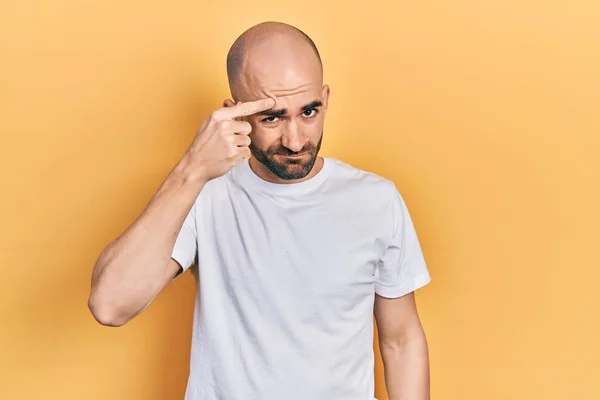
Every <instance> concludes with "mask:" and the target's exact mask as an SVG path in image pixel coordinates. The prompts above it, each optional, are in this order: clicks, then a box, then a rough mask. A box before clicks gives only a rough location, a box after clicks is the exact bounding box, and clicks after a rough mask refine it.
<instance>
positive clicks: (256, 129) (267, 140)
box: [250, 125, 281, 150]
mask: <svg viewBox="0 0 600 400" xmlns="http://www.w3.org/2000/svg"><path fill="white" fill-rule="evenodd" d="M280 130H281V128H280V127H273V128H265V127H263V126H260V125H259V126H256V125H253V126H252V132H250V139H252V144H254V146H256V147H258V148H259V149H263V150H266V149H268V148H269V147H271V146H273V144H275V143H277V141H278V140H279V139H280V138H281V132H280Z"/></svg>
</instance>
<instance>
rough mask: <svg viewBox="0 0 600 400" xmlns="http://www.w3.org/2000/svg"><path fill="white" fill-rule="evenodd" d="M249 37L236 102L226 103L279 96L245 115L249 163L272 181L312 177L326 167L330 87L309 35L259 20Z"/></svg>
mask: <svg viewBox="0 0 600 400" xmlns="http://www.w3.org/2000/svg"><path fill="white" fill-rule="evenodd" d="M244 42H245V44H246V45H245V56H244V61H243V63H242V68H241V73H240V76H239V78H238V79H237V80H236V82H235V83H234V84H233V85H232V87H231V92H232V96H233V98H234V100H235V102H234V101H233V100H230V99H228V100H225V102H224V103H223V105H224V106H225V107H231V106H233V105H235V104H236V102H246V101H252V100H257V99H261V98H265V97H270V98H272V99H274V100H275V106H274V107H273V109H271V110H268V111H267V112H265V113H261V114H257V115H253V116H250V117H246V118H244V120H245V121H247V122H249V123H250V125H251V126H252V132H251V133H250V139H251V141H252V143H251V144H250V146H249V147H250V151H251V153H252V156H253V157H252V158H251V159H250V161H249V162H250V167H251V168H252V170H253V171H254V172H255V173H256V174H257V175H258V176H259V177H261V178H262V179H264V180H266V181H269V182H273V183H280V184H288V183H298V182H302V181H304V180H307V179H310V178H312V177H313V176H315V175H316V174H317V173H318V172H319V171H320V170H321V168H322V167H323V158H322V157H319V156H318V154H319V150H320V147H321V142H322V139H323V124H324V122H325V115H326V113H327V107H328V104H329V93H330V89H329V86H327V85H323V71H322V67H321V64H320V62H319V60H318V58H317V56H316V54H315V52H314V50H313V49H312V47H311V46H310V45H309V44H308V43H307V42H306V40H305V39H304V38H303V37H302V36H301V35H299V34H298V33H297V32H295V31H294V30H293V29H291V28H290V27H289V26H287V25H284V24H277V23H266V24H261V25H258V26H256V27H254V28H253V29H251V30H250V31H248V32H246V34H245V38H244ZM266 60H268V62H266Z"/></svg>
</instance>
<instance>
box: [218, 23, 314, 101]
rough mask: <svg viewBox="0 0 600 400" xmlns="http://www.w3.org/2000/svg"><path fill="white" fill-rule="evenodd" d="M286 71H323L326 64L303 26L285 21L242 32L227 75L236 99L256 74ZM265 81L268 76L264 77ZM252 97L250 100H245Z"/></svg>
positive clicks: (231, 51)
mask: <svg viewBox="0 0 600 400" xmlns="http://www.w3.org/2000/svg"><path fill="white" fill-rule="evenodd" d="M267 68H268V69H269V70H270V73H273V72H275V74H276V75H278V74H277V73H280V74H285V71H286V70H289V69H290V68H294V69H296V70H300V72H304V71H302V69H305V70H311V71H310V72H311V73H312V74H313V75H314V74H315V72H316V73H317V74H320V78H321V80H322V74H323V65H322V62H321V56H320V55H319V50H318V49H317V46H316V45H315V43H314V42H313V41H312V39H311V38H310V37H309V36H308V35H306V34H305V33H304V32H302V31H301V30H300V29H298V28H296V27H294V26H291V25H288V24H284V23H281V22H263V23H261V24H258V25H255V26H253V27H251V28H250V29H248V30H247V31H245V32H244V33H242V35H240V37H238V38H237V39H236V41H235V42H234V43H233V45H232V46H231V49H230V50H229V53H228V54H227V77H228V79H229V87H230V89H231V94H232V96H233V97H234V98H239V96H238V94H239V92H240V86H246V87H247V86H248V85H251V84H252V83H251V82H252V81H253V80H255V79H254V78H255V77H256V75H257V74H258V75H261V74H262V75H264V72H265V69H267ZM263 80H264V79H263ZM245 100H248V99H245Z"/></svg>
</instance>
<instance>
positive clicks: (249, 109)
mask: <svg viewBox="0 0 600 400" xmlns="http://www.w3.org/2000/svg"><path fill="white" fill-rule="evenodd" d="M273 107H275V100H273V99H272V98H271V97H267V98H265V99H260V100H255V101H249V102H246V103H239V104H236V105H235V106H233V107H226V108H222V109H221V110H219V112H218V114H219V116H220V117H222V118H225V119H234V118H238V117H247V116H249V115H252V114H256V113H259V112H261V111H266V110H268V109H270V108H273Z"/></svg>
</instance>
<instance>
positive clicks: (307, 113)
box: [302, 108, 318, 118]
mask: <svg viewBox="0 0 600 400" xmlns="http://www.w3.org/2000/svg"><path fill="white" fill-rule="evenodd" d="M317 112H318V111H317V110H316V109H314V108H312V109H310V110H306V111H304V112H303V113H302V115H304V116H305V117H306V118H312V117H314V116H315V115H317Z"/></svg>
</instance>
